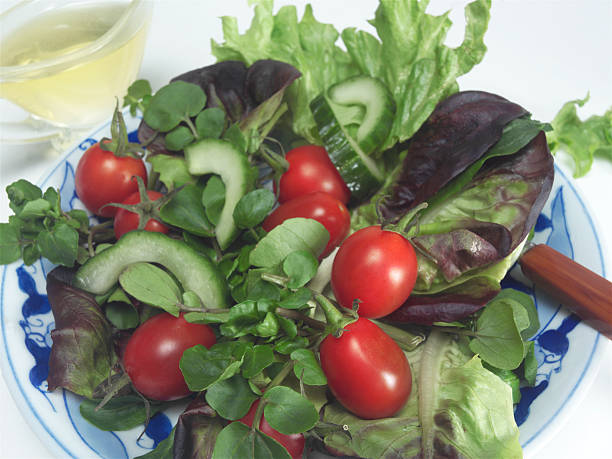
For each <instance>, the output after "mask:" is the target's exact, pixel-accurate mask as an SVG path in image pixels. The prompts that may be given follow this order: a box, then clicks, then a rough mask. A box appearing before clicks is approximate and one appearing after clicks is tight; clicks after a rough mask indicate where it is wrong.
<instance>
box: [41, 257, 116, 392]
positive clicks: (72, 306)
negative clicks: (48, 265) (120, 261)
mask: <svg viewBox="0 0 612 459" xmlns="http://www.w3.org/2000/svg"><path fill="white" fill-rule="evenodd" d="M73 275H74V272H73V271H72V270H69V269H67V268H64V267H59V268H55V269H54V270H53V271H51V272H50V273H49V275H48V276H47V295H48V299H49V304H50V305H51V310H52V312H53V316H54V318H55V330H53V331H52V332H51V339H52V340H53V346H52V347H51V355H50V356H49V376H48V378H47V382H48V385H49V390H50V391H53V390H55V389H57V388H58V387H62V388H65V389H68V390H69V391H71V392H73V393H75V394H79V395H83V396H85V397H87V398H93V391H94V390H95V388H96V387H98V386H99V385H100V383H102V382H103V381H105V380H107V378H108V377H109V375H110V374H111V372H112V370H111V369H112V367H113V365H114V364H115V361H116V355H115V353H114V350H113V346H112V330H111V327H110V325H109V324H108V322H107V321H106V319H105V318H104V314H103V313H102V310H101V309H100V307H99V306H98V304H97V303H96V300H95V298H94V297H93V296H92V295H90V294H88V293H86V292H84V291H82V290H78V289H76V288H74V287H72V286H71V281H72V277H73Z"/></svg>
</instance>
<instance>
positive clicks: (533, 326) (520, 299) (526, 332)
mask: <svg viewBox="0 0 612 459" xmlns="http://www.w3.org/2000/svg"><path fill="white" fill-rule="evenodd" d="M503 298H508V299H510V300H513V301H514V302H515V303H517V304H520V305H521V306H522V307H523V308H525V311H527V315H528V317H529V326H527V327H526V328H524V329H523V330H521V336H522V337H523V339H524V340H527V339H529V338H531V337H532V336H533V335H535V334H536V333H537V331H538V330H539V329H540V318H539V317H538V310H537V309H536V307H535V303H534V301H533V298H532V297H531V295H527V294H526V293H524V292H521V291H519V290H515V289H512V288H505V289H503V290H502V291H501V292H499V293H498V294H497V296H496V297H495V298H494V301H497V300H501V299H503Z"/></svg>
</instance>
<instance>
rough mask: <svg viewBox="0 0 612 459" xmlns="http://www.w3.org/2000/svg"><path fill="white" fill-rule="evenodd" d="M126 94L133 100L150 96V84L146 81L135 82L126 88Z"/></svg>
mask: <svg viewBox="0 0 612 459" xmlns="http://www.w3.org/2000/svg"><path fill="white" fill-rule="evenodd" d="M127 94H128V96H130V97H133V98H134V99H142V98H143V97H144V96H148V95H150V94H152V90H151V83H149V81H148V80H136V81H134V82H133V83H132V84H131V85H130V87H129V88H128V91H127Z"/></svg>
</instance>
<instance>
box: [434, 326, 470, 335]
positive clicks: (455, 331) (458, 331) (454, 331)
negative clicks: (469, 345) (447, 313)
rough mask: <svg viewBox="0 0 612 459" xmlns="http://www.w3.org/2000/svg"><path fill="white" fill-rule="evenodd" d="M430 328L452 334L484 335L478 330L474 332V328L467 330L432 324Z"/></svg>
mask: <svg viewBox="0 0 612 459" xmlns="http://www.w3.org/2000/svg"><path fill="white" fill-rule="evenodd" d="M430 328H431V329H432V330H433V331H440V332H442V333H449V334H452V335H463V336H471V337H477V336H482V335H479V334H478V333H476V332H473V331H472V330H466V329H464V328H457V327H441V326H439V325H431V326H430Z"/></svg>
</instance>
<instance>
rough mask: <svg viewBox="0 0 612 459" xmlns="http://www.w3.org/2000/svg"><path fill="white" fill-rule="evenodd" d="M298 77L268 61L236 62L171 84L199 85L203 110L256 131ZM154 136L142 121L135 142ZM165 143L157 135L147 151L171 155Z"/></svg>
mask: <svg viewBox="0 0 612 459" xmlns="http://www.w3.org/2000/svg"><path fill="white" fill-rule="evenodd" d="M299 77H300V72H299V71H298V70H297V69H296V68H295V67H293V66H291V65H289V64H286V63H284V62H279V61H274V60H269V59H268V60H260V61H256V62H254V63H253V65H251V66H250V67H247V66H246V65H245V64H244V63H243V62H239V61H226V62H220V63H217V64H213V65H209V66H207V67H202V68H199V69H195V70H191V71H189V72H187V73H184V74H182V75H178V76H177V77H175V78H173V79H172V80H171V82H175V81H185V82H187V83H193V84H196V85H198V86H199V87H200V88H202V90H203V91H204V93H205V94H206V106H205V108H212V107H218V108H221V109H223V110H224V111H225V114H226V118H227V119H228V121H229V122H230V123H234V122H238V123H240V124H241V127H242V128H247V129H259V128H260V127H262V126H263V125H264V124H265V123H266V122H268V121H270V120H271V119H273V117H274V115H275V114H276V112H277V110H278V109H279V107H280V105H281V103H282V100H283V95H284V93H285V90H286V89H287V88H288V87H289V86H290V85H291V83H293V81H295V80H296V79H297V78H299ZM155 134H156V132H155V131H154V130H153V129H152V128H151V127H150V126H148V125H147V124H146V123H145V122H144V121H142V122H141V123H140V126H139V128H138V138H139V139H140V141H141V142H143V143H145V142H147V140H148V139H151V138H153V136H155ZM164 139H165V136H164V135H163V134H158V135H157V137H156V138H155V140H154V141H153V142H152V143H150V144H149V145H148V146H147V148H148V150H149V151H150V152H152V153H153V154H171V153H170V152H169V151H168V150H167V149H166V144H165V140H164Z"/></svg>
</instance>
